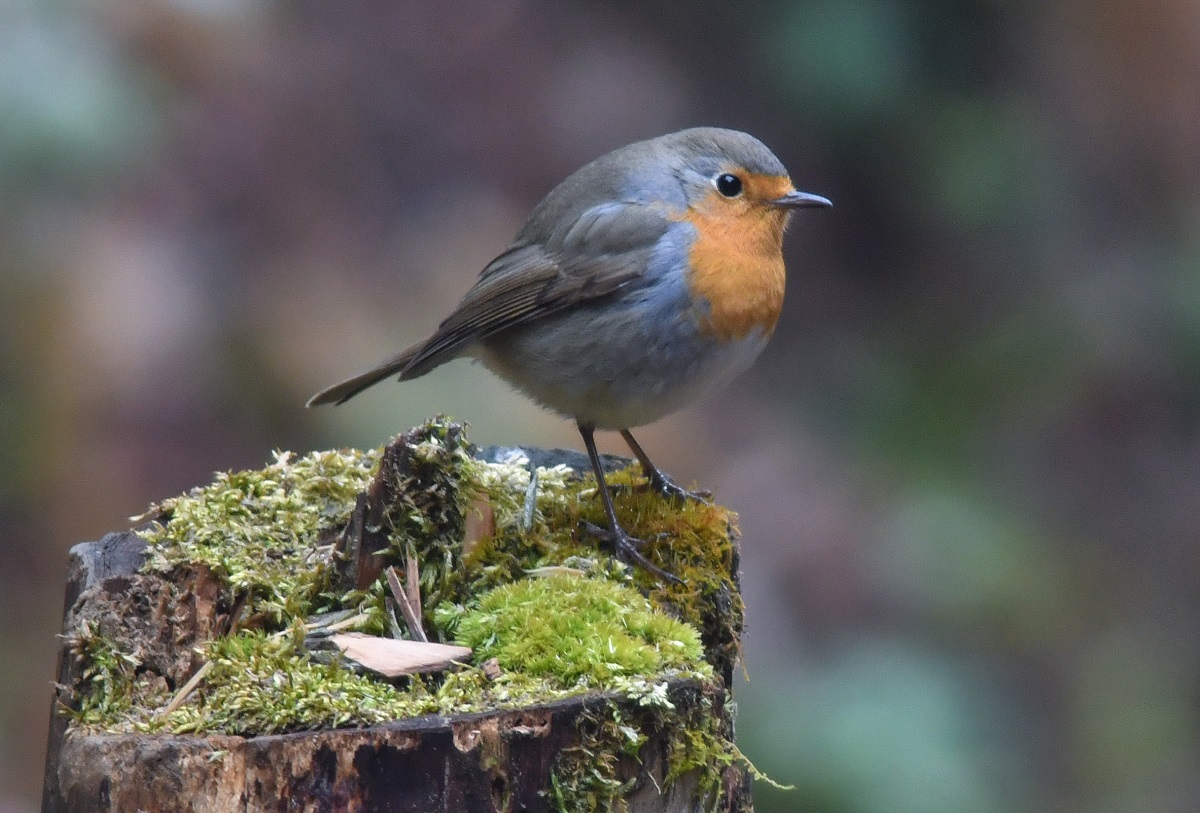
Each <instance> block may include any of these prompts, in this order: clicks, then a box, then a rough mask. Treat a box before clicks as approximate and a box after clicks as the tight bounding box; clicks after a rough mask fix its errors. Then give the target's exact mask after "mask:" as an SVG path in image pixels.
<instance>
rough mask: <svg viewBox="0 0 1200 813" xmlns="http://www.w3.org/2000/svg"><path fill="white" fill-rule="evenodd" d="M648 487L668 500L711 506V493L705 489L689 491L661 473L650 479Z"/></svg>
mask: <svg viewBox="0 0 1200 813" xmlns="http://www.w3.org/2000/svg"><path fill="white" fill-rule="evenodd" d="M650 487H651V488H652V489H654V490H655V491H657V492H658V493H659V494H661V495H663V496H664V497H666V498H667V499H669V500H678V501H680V502H687V501H688V500H691V501H692V502H698V503H700V504H702V505H710V506H711V505H712V504H713V503H712V492H711V491H708V490H707V489H701V490H699V491H689V490H688V489H686V488H684V487H683V486H681V485H679V484H677V483H676V482H675V481H674V480H672V479H671V478H670V477H668V476H667V475H665V474H663V473H662V472H658V476H657V477H654V476H651V477H650Z"/></svg>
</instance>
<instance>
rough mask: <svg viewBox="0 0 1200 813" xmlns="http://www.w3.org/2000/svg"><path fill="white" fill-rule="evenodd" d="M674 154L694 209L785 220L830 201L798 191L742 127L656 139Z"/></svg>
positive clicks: (674, 167)
mask: <svg viewBox="0 0 1200 813" xmlns="http://www.w3.org/2000/svg"><path fill="white" fill-rule="evenodd" d="M654 142H660V144H659V145H658V146H660V149H661V152H660V150H654V152H655V153H659V154H665V155H666V156H670V158H668V159H667V160H666V162H665V163H666V164H668V165H669V166H670V174H671V176H672V179H673V180H674V182H675V183H676V184H678V185H679V189H680V192H681V193H682V197H683V200H684V201H685V203H686V206H687V207H688V208H689V209H693V210H699V211H703V212H706V213H707V214H709V215H711V216H714V217H728V216H731V215H742V214H746V215H752V216H753V215H757V216H759V217H766V218H768V219H770V220H778V221H779V222H780V223H781V224H782V222H783V221H785V220H786V218H787V214H788V213H789V212H790V211H791V210H793V209H798V208H802V207H806V206H829V205H830V203H829V201H828V200H827V199H825V198H823V197H821V196H819V195H811V194H808V193H807V192H799V191H797V190H796V188H795V187H794V186H793V185H792V181H791V178H789V177H788V172H787V170H786V169H785V168H784V166H783V163H782V162H781V161H780V160H779V159H778V158H776V157H775V154H774V153H773V152H771V151H770V150H769V149H768V148H767V146H766V145H765V144H763V143H762V142H761V141H759V140H758V139H757V138H755V137H754V136H751V135H748V134H746V133H742V132H738V131H737V130H724V129H720V128H716V127H697V128H694V129H691V130H683V131H681V132H678V133H671V134H670V135H665V136H662V137H661V138H659V139H655V140H654V141H653V142H646V143H647V144H653V143H654Z"/></svg>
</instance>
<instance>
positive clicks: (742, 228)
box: [682, 176, 792, 341]
mask: <svg viewBox="0 0 1200 813" xmlns="http://www.w3.org/2000/svg"><path fill="white" fill-rule="evenodd" d="M758 187H765V188H758ZM791 188H792V185H791V182H790V181H788V179H787V178H766V177H763V176H757V177H752V178H751V180H750V181H749V182H748V183H747V189H746V196H745V197H746V200H745V201H744V202H741V203H737V204H735V202H732V201H729V200H726V199H723V198H721V197H720V196H719V195H718V194H717V193H716V191H714V192H713V193H712V194H711V195H710V197H709V199H706V200H705V201H703V202H702V203H701V204H700V205H695V206H693V207H692V208H690V209H688V211H687V212H686V213H685V214H684V215H683V216H682V219H684V220H687V221H689V222H690V223H691V224H692V225H693V226H695V228H696V240H695V242H694V243H693V244H692V247H691V250H690V253H689V258H690V260H691V266H692V268H691V277H690V279H689V287H690V289H691V291H692V293H693V295H696V296H700V297H703V298H704V299H705V300H707V301H708V304H709V312H708V315H707V317H706V319H705V322H704V325H703V327H704V329H705V331H706V332H707V333H709V334H710V335H712V336H715V337H716V338H718V339H721V340H723V341H733V340H737V339H742V338H745V337H746V336H747V335H749V334H750V332H751V331H753V330H755V329H758V330H760V331H762V333H763V335H764V336H769V335H770V334H771V332H772V331H774V329H775V322H776V321H777V320H778V319H779V312H780V310H782V308H783V292H784V283H785V274H784V268H783V229H784V226H785V225H786V222H787V213H786V212H785V211H783V210H781V209H779V208H777V207H774V206H769V205H766V204H763V203H761V202H760V201H763V200H771V199H774V198H777V197H779V196H781V195H783V194H785V193H786V192H787V191H789V190H790V189H791Z"/></svg>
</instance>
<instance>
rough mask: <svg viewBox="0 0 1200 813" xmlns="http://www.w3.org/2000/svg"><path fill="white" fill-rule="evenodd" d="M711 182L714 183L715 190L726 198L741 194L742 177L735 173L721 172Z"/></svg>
mask: <svg viewBox="0 0 1200 813" xmlns="http://www.w3.org/2000/svg"><path fill="white" fill-rule="evenodd" d="M713 183H714V184H715V185H716V187H717V191H718V192H720V193H721V194H722V195H724V196H725V197H727V198H736V197H737V196H738V195H740V194H742V179H741V178H739V177H738V176H736V175H731V174H730V173H728V172H725V173H722V174H720V175H718V176H717V178H716V180H715V181H713Z"/></svg>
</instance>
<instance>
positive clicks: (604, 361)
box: [475, 300, 767, 429]
mask: <svg viewBox="0 0 1200 813" xmlns="http://www.w3.org/2000/svg"><path fill="white" fill-rule="evenodd" d="M704 316H705V314H704V313H702V312H697V311H696V310H695V309H694V308H692V307H690V306H688V307H679V306H674V307H672V306H671V305H670V303H667V306H665V307H664V305H663V303H661V302H655V301H653V300H649V301H647V300H639V301H632V302H617V301H613V300H609V301H608V302H605V303H602V304H597V305H594V306H590V307H586V308H579V309H577V310H574V311H571V312H569V313H566V314H562V315H558V316H552V317H548V318H546V319H543V320H541V321H539V322H538V324H537V326H536V329H527V328H526V329H523V328H517V329H514V330H510V331H508V332H506V333H504V334H500V335H498V336H494V337H491V338H489V339H487V340H485V341H484V342H483V343H481V345H480V346H479V347H477V348H475V355H476V357H477V358H479V359H480V360H481V361H482V362H483V363H484V364H485V365H486V366H487V367H488V368H489V369H490V370H492V371H493V372H495V373H496V374H497V375H499V376H500V377H502V378H504V379H505V380H507V381H508V382H509V383H511V384H512V385H513V386H515V387H516V388H517V389H519V390H521V391H522V392H524V393H526V394H527V395H529V396H531V397H532V398H534V399H536V400H537V401H539V402H540V403H541V404H543V405H544V406H546V407H548V408H550V409H553V410H554V411H556V412H559V413H561V414H563V415H566V416H568V417H571V418H574V419H575V420H577V421H578V422H579V423H582V424H591V425H594V426H595V427H596V428H598V429H627V428H630V427H634V426H641V425H643V424H647V423H651V422H653V421H655V420H657V419H658V418H661V417H663V416H664V415H667V414H670V413H671V412H674V411H676V410H678V409H680V408H681V407H683V406H686V405H687V404H689V403H691V402H692V401H695V400H698V399H700V398H702V397H704V396H706V395H709V394H711V393H712V392H714V391H715V390H717V389H720V388H721V387H723V386H724V385H725V384H727V383H729V381H730V380H731V379H732V378H733V377H735V376H736V375H738V374H739V373H741V372H743V371H744V370H745V369H746V368H747V367H749V366H750V364H751V363H752V362H753V361H754V359H755V357H756V356H758V354H759V352H760V351H761V350H762V348H763V346H764V345H765V344H766V340H767V337H766V336H765V335H764V334H763V332H762V331H758V330H751V331H749V332H748V333H747V334H746V335H744V336H742V337H741V338H738V339H733V340H726V339H722V338H718V337H715V336H713V335H712V334H711V332H710V331H708V330H706V329H705V323H704Z"/></svg>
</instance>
